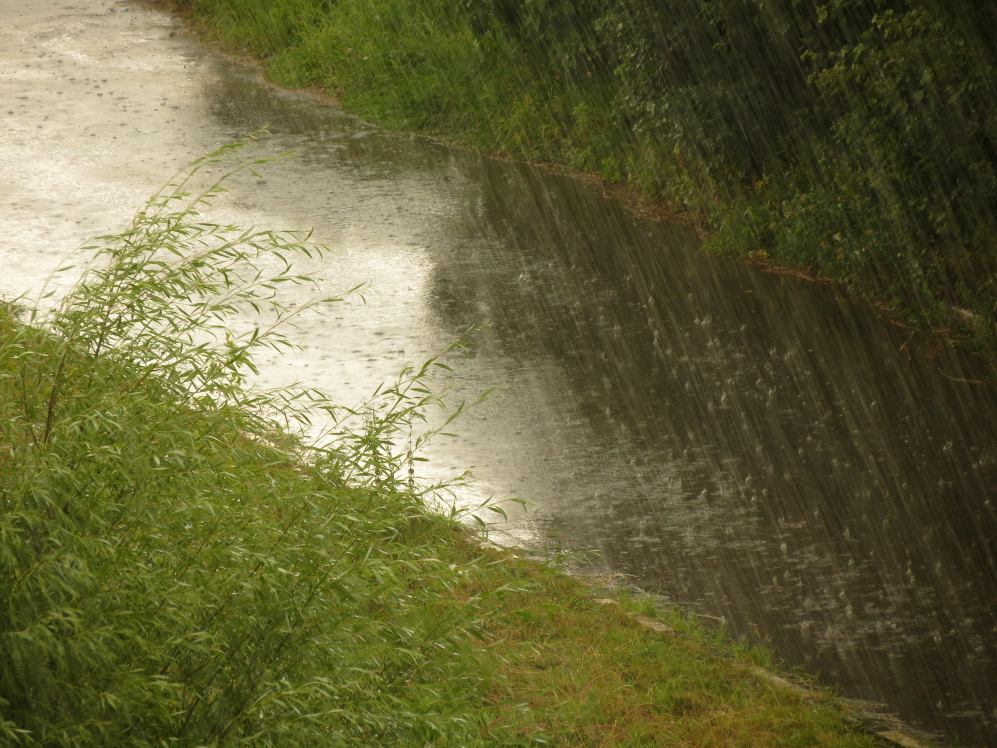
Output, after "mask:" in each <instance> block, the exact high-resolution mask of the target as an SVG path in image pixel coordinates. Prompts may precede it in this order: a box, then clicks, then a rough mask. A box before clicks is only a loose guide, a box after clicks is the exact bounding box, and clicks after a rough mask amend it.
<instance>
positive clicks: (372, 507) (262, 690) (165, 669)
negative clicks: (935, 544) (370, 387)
mask: <svg viewBox="0 0 997 748" xmlns="http://www.w3.org/2000/svg"><path fill="white" fill-rule="evenodd" d="M230 159H231V153H228V152H227V149H224V150H223V151H222V152H219V153H217V154H214V155H212V156H210V157H208V158H206V159H203V160H201V161H199V162H197V163H195V164H194V165H193V166H192V167H191V168H190V169H189V170H188V171H186V172H184V173H183V174H182V175H181V176H180V178H179V179H177V180H175V181H173V182H171V183H170V184H169V185H168V186H167V187H166V188H165V189H164V191H162V192H161V193H160V194H159V195H157V196H155V197H154V198H153V199H152V200H151V201H150V202H149V204H148V205H147V206H146V207H145V209H143V210H142V211H141V212H140V213H139V214H138V215H137V217H136V218H135V220H134V222H133V223H132V225H131V226H130V227H129V228H128V230H127V231H125V232H124V233H122V234H121V235H118V236H112V237H107V238H105V239H104V240H102V241H101V242H99V243H98V244H96V245H94V246H93V247H90V248H89V249H88V251H89V254H91V255H93V259H92V261H91V262H90V264H89V265H88V267H87V269H86V270H85V272H84V273H83V275H82V279H81V280H80V281H79V283H77V285H76V286H75V287H74V288H73V290H72V291H71V292H70V293H69V294H68V295H67V296H65V297H64V298H63V299H62V300H61V301H58V302H56V301H55V300H54V299H52V298H49V300H48V302H47V303H48V304H50V308H49V309H48V310H47V311H39V310H26V311H21V312H17V310H16V308H15V307H7V308H6V309H5V310H4V312H3V314H2V315H0V412H2V419H0V423H2V424H3V433H2V439H3V448H2V451H0V592H2V596H3V598H2V599H3V603H4V604H3V605H2V606H0V744H2V745H12V746H14V745H21V746H65V747H69V746H73V747H79V748H82V747H84V746H115V747H116V748H120V747H121V746H143V747H144V746H157V747H158V746H191V747H193V746H233V745H254V746H258V745H259V746H269V745H274V746H276V745H281V746H284V745H286V746H303V745H322V746H350V745H355V746H365V747H366V746H394V745H397V746H413V747H418V748H422V747H423V746H427V745H433V746H455V747H456V746H461V747H466V746H482V747H484V746H489V747H492V746H526V745H593V746H595V745H599V746H637V745H704V744H707V743H709V744H711V745H726V746H743V745H780V746H781V745H785V746H809V745H815V744H822V745H832V746H868V745H871V741H870V740H869V739H868V738H866V737H863V736H860V735H855V734H852V733H850V732H849V731H848V730H847V729H846V728H845V727H844V725H843V721H842V713H841V712H840V710H839V708H838V707H837V706H836V704H835V702H834V701H833V700H832V699H830V697H828V696H827V695H823V696H822V697H821V699H820V701H819V702H818V703H804V702H802V701H801V699H800V698H799V696H798V695H796V694H793V693H789V692H786V693H783V692H780V691H778V690H777V689H773V688H772V687H771V686H769V685H766V684H764V683H759V682H758V681H757V680H756V679H755V678H754V677H753V676H752V675H751V674H750V672H749V670H748V667H749V665H750V661H751V660H750V659H748V658H750V657H753V658H754V659H755V660H756V661H757V660H758V656H759V655H758V651H757V650H750V649H746V648H743V647H742V648H740V649H738V648H735V649H729V648H727V646H726V645H725V644H723V643H722V637H720V638H718V637H717V636H716V635H713V634H709V633H707V632H703V631H701V630H698V629H697V628H696V626H695V623H694V622H693V621H691V620H688V619H685V618H683V617H681V616H679V615H678V614H675V613H672V614H670V615H671V616H672V618H671V620H670V622H671V624H672V625H673V626H676V627H680V628H682V629H683V630H684V631H685V635H684V638H673V637H663V636H661V635H658V634H655V633H653V632H649V631H647V630H645V629H642V628H641V627H640V626H638V625H636V624H635V623H634V622H633V621H632V620H631V619H630V618H628V617H627V616H626V614H625V613H624V612H623V611H622V610H621V609H618V608H617V609H613V610H603V609H600V608H598V606H596V605H595V604H593V602H592V601H591V600H590V598H589V596H588V595H587V594H586V591H585V590H584V589H583V588H582V587H581V585H579V584H578V583H577V582H574V581H572V580H570V579H568V578H567V577H565V576H563V575H562V574H560V573H559V572H558V571H557V570H556V569H554V568H550V567H546V566H541V565H538V564H535V563H532V562H528V561H524V560H521V559H516V558H513V557H511V556H510V555H509V554H507V553H501V552H497V551H490V550H484V549H482V548H481V547H480V546H479V545H478V543H477V542H476V541H475V539H474V538H473V537H472V536H470V535H469V534H468V532H467V531H466V530H465V529H463V528H462V526H461V525H460V524H459V523H458V522H456V521H455V520H454V519H453V517H448V516H443V515H440V514H437V513H434V512H432V511H429V510H427V508H426V502H425V501H424V499H425V491H428V490H432V489H431V488H426V489H420V488H419V487H418V485H415V484H411V483H410V481H409V477H408V475H407V469H406V467H405V466H406V463H407V462H408V461H409V459H410V457H411V456H410V455H409V454H408V452H407V450H403V451H401V452H399V451H398V450H397V449H395V448H393V447H392V443H393V442H395V443H399V442H404V441H406V440H405V439H404V438H402V439H399V438H397V437H398V436H399V432H401V434H402V435H404V436H407V433H408V426H409V424H410V423H412V422H413V421H415V422H417V423H418V420H419V416H420V414H421V413H422V412H423V410H424V409H425V408H426V407H429V406H432V405H434V404H436V403H437V402H438V396H437V395H435V394H434V390H433V389H432V387H431V382H430V378H429V374H430V370H431V369H432V368H434V367H433V363H434V362H430V363H429V364H427V366H425V367H423V368H421V369H418V370H406V371H405V372H403V373H402V375H401V377H400V378H399V379H398V381H397V382H396V383H395V384H394V385H392V386H389V387H387V388H384V389H382V390H381V391H380V392H379V393H378V395H377V396H376V397H374V398H373V399H372V400H371V402H370V403H369V406H368V407H367V408H365V409H364V410H363V412H362V413H360V414H359V415H361V416H364V417H363V418H361V419H360V420H359V421H357V419H352V420H351V419H350V415H351V413H350V411H344V410H342V409H338V408H336V407H334V406H333V404H332V403H330V402H329V400H328V398H326V397H325V396H324V395H322V394H321V393H319V392H316V391H313V390H304V391H287V390H281V391H274V392H261V391H259V390H256V389H252V388H247V387H246V376H247V374H249V373H251V372H252V371H253V354H254V353H255V352H256V351H258V350H259V349H260V348H261V347H267V346H269V347H271V348H276V349H278V350H280V349H284V348H287V347H289V346H290V341H289V339H288V338H286V337H285V336H284V334H283V333H282V332H281V330H282V328H281V327H279V326H276V325H277V324H278V323H280V322H282V321H287V319H288V317H289V315H291V314H292V312H291V310H289V309H287V308H286V307H285V306H283V305H282V304H281V302H280V296H279V294H278V293H277V292H278V291H279V290H280V289H281V288H282V287H284V286H286V285H287V284H312V283H314V282H315V281H314V279H313V278H310V277H308V276H305V275H301V274H297V273H295V271H294V270H293V268H292V260H293V258H294V257H295V256H301V255H302V254H310V255H313V256H314V255H315V254H316V253H318V252H320V250H319V249H318V248H315V247H310V246H308V245H307V244H305V243H303V239H304V237H299V236H296V235H293V234H281V233H274V232H270V231H254V230H243V229H239V228H237V227H233V226H224V225H218V224H215V223H212V222H210V221H208V220H207V219H205V218H204V217H203V216H201V215H199V211H201V210H202V209H203V208H204V207H205V206H206V203H207V202H208V201H209V200H211V199H212V198H214V197H216V196H217V195H218V194H220V192H221V191H223V189H224V186H223V185H224V180H226V179H228V178H229V176H231V172H232V171H239V170H240V169H241V168H252V164H250V165H249V166H248V167H239V166H232V162H231V160H230ZM226 165H228V166H230V167H231V168H230V169H228V172H229V173H227V174H226V175H225V176H224V177H223V178H222V181H221V182H216V183H213V184H208V185H207V186H206V188H204V189H203V190H201V191H197V190H195V185H197V184H199V183H200V182H199V180H200V179H201V178H202V177H203V176H204V173H205V172H206V171H208V170H206V169H205V168H204V167H205V166H211V167H212V169H216V168H218V167H226ZM66 272H79V271H78V270H72V269H69V270H67V271H66ZM320 301H323V302H324V301H327V300H322V299H319V298H317V299H316V303H318V302H320ZM314 311H315V310H314V309H313V312H314ZM249 312H255V313H258V314H259V315H260V317H259V320H260V322H261V326H260V327H259V328H257V327H249V328H248V329H247V331H246V332H245V334H239V333H238V332H237V329H238V328H239V326H240V320H244V319H245V317H244V316H243V315H245V314H246V313H249ZM299 312H300V308H299V309H298V310H296V311H294V312H293V313H299ZM436 363H440V362H436ZM316 416H322V417H323V418H328V417H331V418H332V419H333V420H334V421H335V422H336V423H338V424H340V425H339V426H338V427H337V428H333V429H332V430H331V431H330V432H329V434H328V435H327V437H326V438H324V439H322V440H320V441H318V442H314V441H309V440H307V439H306V438H305V437H304V436H303V433H304V432H303V431H302V428H303V427H304V426H305V425H306V424H308V423H309V422H310V421H311V420H312V419H314V418H315V417H316ZM344 418H345V420H344ZM351 423H352V424H354V426H353V427H350V425H349V424H351ZM637 604H639V603H634V605H637ZM643 612H645V613H653V612H654V611H653V610H644V611H643ZM717 647H721V648H722V651H721V654H722V655H724V656H722V657H717V656H716V650H717ZM763 656H764V655H763Z"/></svg>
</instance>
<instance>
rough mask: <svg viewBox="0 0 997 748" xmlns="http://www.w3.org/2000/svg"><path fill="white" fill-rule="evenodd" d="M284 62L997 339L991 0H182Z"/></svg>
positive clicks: (204, 19)
mask: <svg viewBox="0 0 997 748" xmlns="http://www.w3.org/2000/svg"><path fill="white" fill-rule="evenodd" d="M177 2H178V3H179V4H180V5H181V6H184V7H186V8H187V9H188V10H189V11H191V12H192V16H193V18H194V19H195V20H196V21H197V22H198V23H199V24H200V26H201V28H202V29H203V30H205V31H207V32H208V34H209V35H212V36H214V37H215V38H216V39H218V40H220V41H222V42H223V43H225V44H227V45H230V46H231V47H233V48H238V49H240V50H242V51H245V52H248V53H250V54H252V55H254V56H256V57H257V58H259V59H262V60H263V61H264V64H265V67H266V70H267V72H268V74H269V75H270V76H271V77H272V79H273V80H274V81H276V82H278V83H280V84H283V85H289V86H320V87H324V88H325V89H326V90H327V91H328V92H330V93H333V94H335V95H337V96H338V97H339V98H341V100H342V102H343V105H344V107H345V108H346V109H348V110H350V111H353V112H356V113H358V114H360V115H362V116H364V117H366V118H369V119H371V120H373V121H375V122H378V123H381V124H383V125H386V126H388V127H391V128H398V129H409V130H422V131H426V132H430V133H434V134H437V135H440V136H442V137H444V138H446V139H449V140H452V141H456V142H457V143H460V144H463V145H467V146H470V147H474V148H480V149H483V150H486V151H498V152H503V153H505V154H507V155H509V156H511V157H514V158H519V159H527V160H533V161H544V162H551V163H554V164H558V165H561V166H565V167H569V168H572V169H580V170H585V171H589V172H595V173H598V174H601V175H602V176H603V177H605V178H606V179H607V180H610V181H617V182H625V183H626V184H627V185H628V186H629V187H630V188H632V189H633V190H635V191H636V192H638V193H640V194H642V195H643V196H645V197H646V198H648V199H650V200H662V201H666V202H668V203H670V204H671V205H673V206H676V207H677V208H678V209H680V210H681V211H684V212H685V213H686V214H687V216H688V217H689V218H690V220H694V221H696V222H698V223H700V224H701V225H703V226H705V227H706V228H708V229H709V234H710V239H709V240H708V242H707V245H706V246H707V249H708V250H710V251H714V252H719V253H726V254H731V255H734V256H739V257H751V258H754V259H755V260H757V261H761V262H775V263H777V264H779V265H782V266H787V267H791V268H795V269H798V270H801V271H805V272H809V273H813V274H816V275H820V276H823V277H827V278H830V279H832V280H834V281H836V282H839V283H842V284H844V285H846V286H847V287H849V288H850V289H851V290H852V291H853V292H856V293H859V294H862V295H865V296H867V297H869V298H873V299H876V300H878V301H880V302H882V303H885V304H887V305H888V306H889V307H890V308H892V309H894V310H895V312H896V313H898V314H900V315H902V316H906V317H907V318H909V319H911V320H912V321H913V322H915V323H918V324H927V325H931V326H934V327H937V328H950V329H951V332H952V336H953V338H957V339H972V340H975V341H976V342H975V343H974V344H973V345H975V347H980V348H983V349H987V350H991V349H992V348H993V346H994V344H995V343H997V336H995V331H994V322H995V320H997V286H995V284H994V278H995V275H994V273H995V270H997V266H995V254H994V250H995V242H997V239H995V237H997V211H995V206H997V117H995V116H994V114H993V112H994V110H995V107H994V103H995V102H997V92H995V89H994V86H993V70H994V61H995V59H997V34H994V33H993V29H995V28H997V6H995V5H994V4H992V3H980V2H976V1H975V0H826V2H816V3H799V2H796V0H765V1H764V2H763V0H747V1H745V0H710V1H708V2H707V1H705V0H704V1H699V0H545V1H543V2H540V1H537V0H462V1H445V0H177Z"/></svg>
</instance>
